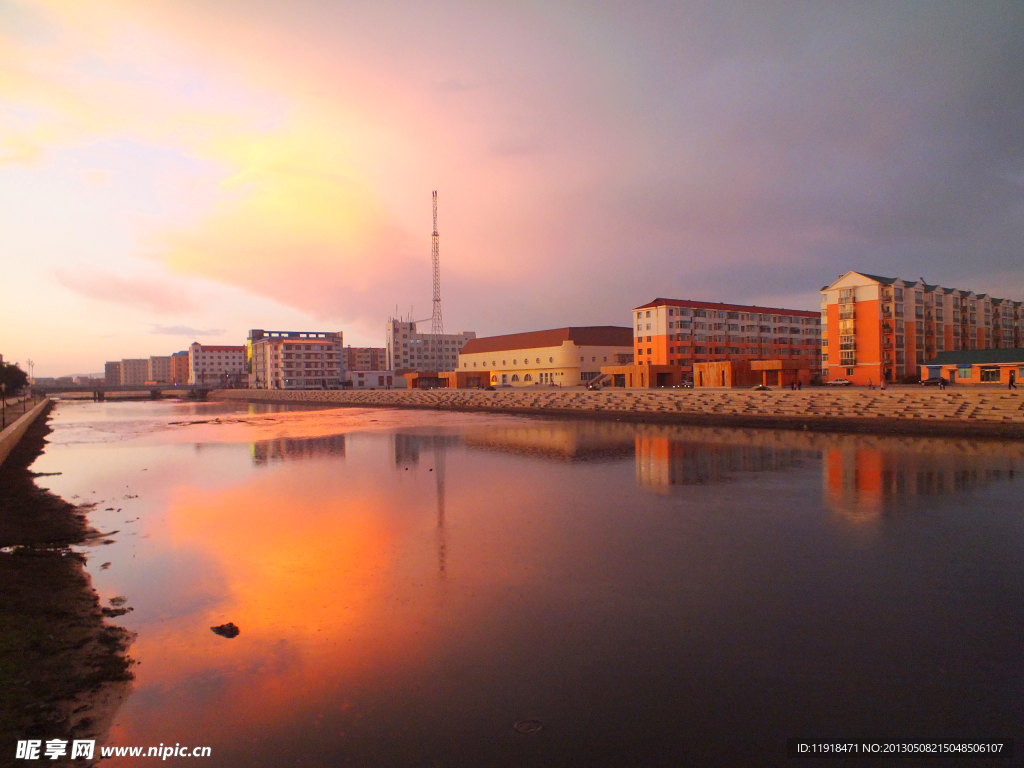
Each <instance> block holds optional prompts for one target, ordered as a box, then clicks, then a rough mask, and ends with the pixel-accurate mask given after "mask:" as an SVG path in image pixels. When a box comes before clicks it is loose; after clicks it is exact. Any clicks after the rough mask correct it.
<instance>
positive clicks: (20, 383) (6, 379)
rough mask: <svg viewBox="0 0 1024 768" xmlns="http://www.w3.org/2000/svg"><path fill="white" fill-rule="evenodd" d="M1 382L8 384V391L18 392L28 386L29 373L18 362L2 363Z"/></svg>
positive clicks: (0, 367)
mask: <svg viewBox="0 0 1024 768" xmlns="http://www.w3.org/2000/svg"><path fill="white" fill-rule="evenodd" d="M0 384H6V385H7V392H8V393H12V392H17V391H18V390H19V389H21V388H22V387H25V386H28V374H27V373H25V372H24V371H23V370H21V368H19V367H18V364H17V363H0Z"/></svg>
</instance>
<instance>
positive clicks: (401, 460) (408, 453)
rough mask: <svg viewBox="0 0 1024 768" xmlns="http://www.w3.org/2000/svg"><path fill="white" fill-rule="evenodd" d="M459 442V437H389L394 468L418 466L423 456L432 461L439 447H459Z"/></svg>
mask: <svg viewBox="0 0 1024 768" xmlns="http://www.w3.org/2000/svg"><path fill="white" fill-rule="evenodd" d="M461 442H462V436H461V435H422V434H417V433H415V432H412V433H407V432H396V433H395V434H393V435H391V449H392V453H393V455H394V457H395V467H397V468H402V467H415V466H418V465H419V463H420V459H421V458H422V457H423V456H424V455H425V454H430V458H431V459H432V460H434V459H435V457H436V455H437V451H438V448H439V447H440V448H441V449H446V448H450V447H452V446H456V445H459V444H460V443H461Z"/></svg>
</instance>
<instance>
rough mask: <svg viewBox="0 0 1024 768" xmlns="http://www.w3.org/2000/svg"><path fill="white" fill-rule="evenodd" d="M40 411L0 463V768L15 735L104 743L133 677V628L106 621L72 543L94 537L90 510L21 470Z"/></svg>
mask: <svg viewBox="0 0 1024 768" xmlns="http://www.w3.org/2000/svg"><path fill="white" fill-rule="evenodd" d="M47 415H48V413H44V414H42V415H41V416H40V417H39V418H38V419H37V420H36V422H35V423H34V424H33V425H32V426H31V427H30V428H29V431H28V432H27V433H26V434H25V436H24V437H23V438H22V440H21V442H20V443H19V444H18V446H17V447H16V448H15V449H14V451H13V452H12V453H11V455H10V456H9V457H8V458H7V460H6V461H5V462H4V464H3V465H2V466H0V595H2V596H3V599H2V600H0V766H5V765H15V764H17V761H16V760H15V745H16V742H17V741H18V740H19V739H42V740H46V739H55V738H56V739H67V740H71V739H97V740H98V741H102V735H103V733H104V732H105V730H106V729H107V728H108V727H109V723H110V720H111V718H112V717H113V714H114V712H115V711H116V708H117V706H118V704H119V703H120V701H121V700H122V699H123V698H124V696H125V695H126V694H127V689H128V685H129V681H130V680H131V678H132V674H131V661H130V659H129V658H128V657H127V655H126V653H125V652H126V650H127V647H128V644H129V643H130V641H131V636H130V633H128V632H127V631H126V630H124V629H122V628H120V627H114V626H110V625H108V624H106V623H105V621H104V616H103V612H102V609H101V607H100V603H99V599H98V597H97V595H96V592H95V591H94V590H93V588H92V584H91V581H90V579H89V576H88V574H87V573H86V572H85V569H84V567H83V566H84V563H85V560H84V558H83V557H82V556H81V555H79V554H76V553H75V552H73V551H71V550H70V549H69V545H71V544H78V543H82V542H83V541H85V540H86V539H87V538H88V536H89V535H90V533H91V531H90V529H89V526H88V524H87V522H86V519H85V512H86V511H87V510H85V509H82V508H79V507H76V506H74V505H72V504H68V503H67V502H65V501H64V500H62V499H60V498H58V497H57V496H55V495H53V494H51V493H49V492H47V491H45V490H41V489H40V488H39V487H38V486H37V485H36V483H35V478H34V476H33V475H32V473H31V472H30V471H29V469H28V468H29V466H30V465H31V464H32V462H33V461H34V460H35V458H36V457H37V456H38V455H39V453H40V452H41V451H42V450H43V446H44V445H45V442H46V435H47V434H49V432H50V431H51V429H50V427H49V425H48V424H47ZM50 762H53V761H50ZM74 764H76V765H84V764H85V762H84V761H81V760H78V761H75V763H74Z"/></svg>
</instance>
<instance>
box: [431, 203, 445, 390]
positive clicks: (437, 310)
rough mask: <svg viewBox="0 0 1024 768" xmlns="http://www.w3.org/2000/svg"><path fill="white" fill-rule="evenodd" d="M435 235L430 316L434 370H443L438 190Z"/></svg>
mask: <svg viewBox="0 0 1024 768" xmlns="http://www.w3.org/2000/svg"><path fill="white" fill-rule="evenodd" d="M433 198H434V234H433V235H431V238H430V239H431V244H430V255H431V259H432V260H433V262H434V312H433V314H432V315H431V316H430V346H431V347H432V348H433V349H432V350H431V351H432V357H433V360H434V370H435V371H438V370H440V369H441V366H440V364H441V359H440V353H439V352H440V351H439V349H438V347H439V346H440V343H441V336H443V335H444V323H443V322H442V320H441V250H440V244H439V242H438V234H437V190H436V189H435V190H434V193H433Z"/></svg>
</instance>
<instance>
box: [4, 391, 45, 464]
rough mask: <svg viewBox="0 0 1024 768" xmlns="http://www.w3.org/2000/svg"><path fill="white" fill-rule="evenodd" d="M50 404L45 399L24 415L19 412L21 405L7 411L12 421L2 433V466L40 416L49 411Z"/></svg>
mask: <svg viewBox="0 0 1024 768" xmlns="http://www.w3.org/2000/svg"><path fill="white" fill-rule="evenodd" d="M49 402H50V401H49V399H48V398H43V399H42V400H41V401H40V402H39V403H37V404H36V405H34V406H33V407H32V408H30V409H29V410H28V412H27V413H24V414H22V413H20V412H19V411H20V409H21V405H16V406H14V407H13V408H7V409H6V411H7V416H8V417H9V419H11V420H12V421H10V423H8V425H7V426H6V427H5V428H4V430H3V431H2V432H0V464H3V463H4V459H6V458H7V457H8V456H10V455H11V451H13V450H14V446H16V445H17V444H18V441H20V440H21V438H22V437H23V436H24V434H25V432H26V431H27V430H28V428H29V427H30V426H31V425H32V424H33V423H35V420H36V419H37V418H38V417H39V415H40V414H41V413H42V412H43V411H44V410H48V408H47V403H49Z"/></svg>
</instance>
